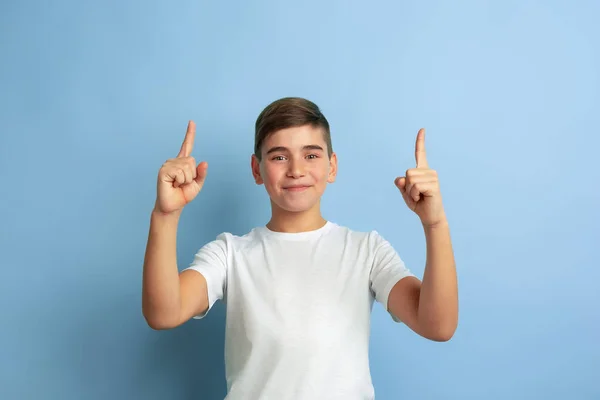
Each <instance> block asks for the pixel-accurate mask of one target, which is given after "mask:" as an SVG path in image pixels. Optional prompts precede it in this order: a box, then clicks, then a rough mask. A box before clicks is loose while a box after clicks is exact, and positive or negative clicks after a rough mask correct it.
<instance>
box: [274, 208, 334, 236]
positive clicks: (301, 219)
mask: <svg viewBox="0 0 600 400" xmlns="http://www.w3.org/2000/svg"><path fill="white" fill-rule="evenodd" d="M326 223H327V220H326V219H325V218H323V216H322V215H321V211H320V209H319V207H315V209H313V210H308V211H304V212H297V213H294V212H288V211H284V210H275V209H273V211H272V214H271V220H270V221H269V222H268V223H267V228H269V230H271V231H274V232H284V233H299V232H309V231H315V230H317V229H320V228H322V227H323V226H325V224H326Z"/></svg>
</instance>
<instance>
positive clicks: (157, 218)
mask: <svg viewBox="0 0 600 400" xmlns="http://www.w3.org/2000/svg"><path fill="white" fill-rule="evenodd" d="M194 136H195V124H194V123H193V121H190V123H189V125H188V130H187V133H186V138H185V140H184V142H183V145H182V147H181V151H180V152H179V154H178V156H177V157H176V158H174V159H171V160H168V161H167V162H166V163H165V164H164V165H163V166H162V167H161V169H160V171H159V174H158V184H157V199H156V205H155V207H154V210H153V211H152V215H151V219H150V232H149V234H148V244H147V246H146V254H145V257H144V269H143V282H142V313H143V315H144V318H145V319H146V321H147V323H148V325H149V326H150V327H152V328H153V329H170V328H174V327H176V326H179V325H181V324H183V323H184V322H186V321H187V320H189V319H190V318H191V317H193V316H194V315H198V314H201V313H203V312H205V311H206V309H207V308H208V290H207V286H206V279H205V278H204V276H203V275H202V274H199V273H198V272H196V271H191V270H188V271H184V272H182V273H181V274H180V273H179V272H178V267H177V226H178V224H179V217H180V216H181V212H182V210H183V207H184V206H185V205H187V204H188V203H189V202H190V201H192V200H193V199H194V198H195V197H196V195H197V194H198V193H199V192H200V190H201V189H202V186H203V184H204V179H205V178H206V169H207V167H208V165H207V164H206V163H205V162H202V163H200V164H199V165H198V166H196V162H195V160H194V159H193V157H190V153H191V151H192V147H193V143H194Z"/></svg>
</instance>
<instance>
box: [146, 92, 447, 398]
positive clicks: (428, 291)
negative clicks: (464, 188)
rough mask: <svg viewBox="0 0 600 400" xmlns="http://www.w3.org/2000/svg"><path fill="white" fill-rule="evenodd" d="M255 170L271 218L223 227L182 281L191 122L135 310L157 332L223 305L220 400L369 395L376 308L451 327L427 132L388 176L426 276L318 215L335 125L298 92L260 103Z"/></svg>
mask: <svg viewBox="0 0 600 400" xmlns="http://www.w3.org/2000/svg"><path fill="white" fill-rule="evenodd" d="M255 128H256V136H255V148H254V154H253V155H252V157H251V168H252V174H253V176H254V179H255V181H256V183H257V184H259V185H264V186H265V189H266V190H267V192H268V194H269V197H270V201H271V210H272V216H271V219H270V221H269V222H268V223H267V224H266V226H261V227H258V228H255V229H253V230H252V231H250V232H249V233H248V234H246V235H243V236H235V235H232V234H230V233H223V234H221V235H219V236H218V237H217V238H216V239H215V240H213V241H211V242H210V243H208V244H206V245H205V246H203V247H202V248H201V249H200V250H199V251H198V253H197V254H196V255H195V257H194V260H193V262H192V264H191V265H190V266H189V267H188V268H186V269H185V270H183V271H182V272H181V273H178V267H177V262H176V232H177V224H178V219H179V216H180V213H181V210H182V209H183V207H184V206H185V205H186V204H188V203H189V202H190V201H192V200H193V199H194V198H195V197H196V195H197V194H198V193H199V192H200V190H201V189H202V185H203V183H204V180H205V178H206V173H207V167H208V166H207V164H206V162H201V163H200V164H198V165H196V162H195V160H194V159H193V158H192V157H190V153H191V151H192V146H193V143H194V136H195V125H194V123H193V122H192V121H190V123H189V125H188V129H187V133H186V136H185V140H184V142H183V145H182V147H181V150H180V152H179V154H178V156H177V158H175V159H171V160H168V161H167V162H166V163H165V164H164V165H163V166H162V168H161V169H160V171H159V174H158V189H157V200H156V204H155V207H154V210H153V212H152V217H151V224H150V234H149V238H148V246H147V249H146V257H145V262H144V276H143V313H144V316H145V318H146V320H147V322H148V324H149V325H150V326H151V327H152V328H154V329H169V328H174V327H176V326H179V325H181V324H183V323H184V322H186V321H188V320H189V319H190V318H196V319H201V318H203V317H204V316H205V315H206V314H207V312H208V311H209V310H210V308H211V307H212V305H213V304H214V302H215V301H216V300H218V299H220V300H223V301H224V302H226V305H227V313H226V334H225V336H226V337H225V363H226V378H227V397H226V399H230V400H234V399H244V400H252V399H277V400H284V399H294V400H301V399H344V400H351V399H373V398H374V390H373V386H372V382H371V376H370V370H369V359H368V343H369V331H370V312H371V309H372V306H373V302H374V300H377V301H379V302H380V303H381V304H382V305H383V306H385V308H386V310H387V311H388V312H389V313H390V314H391V316H392V318H393V319H394V320H395V321H396V322H404V323H405V324H406V325H407V326H408V327H409V328H411V329H412V330H413V331H415V332H416V333H418V334H420V335H422V336H423V337H426V338H428V339H431V340H435V341H446V340H449V339H450V338H451V337H452V335H453V334H454V331H455V329H456V326H457V321H458V296H457V280H456V271H455V266H454V256H453V251H452V247H451V243H450V233H449V228H448V222H447V220H446V216H445V214H444V210H443V206H442V201H441V196H440V192H439V184H438V180H437V174H436V173H435V171H433V170H432V169H430V168H429V167H428V165H427V160H426V157H425V144H424V134H425V133H424V130H420V131H419V133H418V135H417V142H416V151H415V157H416V162H417V166H416V168H413V169H409V170H407V172H406V176H404V177H400V178H397V179H396V180H395V184H396V186H397V187H398V188H399V190H400V192H401V194H402V197H403V198H404V201H405V202H406V204H407V205H408V207H410V208H411V210H413V211H414V212H415V213H416V214H417V215H418V216H419V218H420V220H421V222H422V224H423V229H424V231H425V236H426V241H427V264H426V267H425V272H424V277H423V281H422V283H421V281H420V280H419V279H417V278H416V277H415V276H414V275H413V274H412V273H411V272H410V271H409V270H408V269H407V268H406V267H405V265H404V263H403V262H402V260H401V259H400V257H399V256H398V254H397V253H396V252H395V250H394V249H393V248H392V246H391V245H390V244H389V243H388V242H387V241H386V240H385V239H383V238H382V237H381V236H380V235H379V234H378V233H377V232H376V231H372V232H368V233H366V232H355V231H352V230H350V229H348V228H345V227H342V226H339V225H337V224H335V223H333V222H330V221H327V220H326V219H324V218H323V216H322V215H321V211H320V199H321V196H322V194H323V192H324V191H325V188H326V186H327V184H328V183H332V182H334V180H335V177H336V173H337V156H336V154H335V153H334V152H333V149H332V145H331V136H330V131H329V123H328V122H327V119H326V118H325V116H324V115H323V114H322V113H321V111H320V110H319V108H318V107H317V106H316V105H315V104H314V103H312V102H310V101H308V100H306V99H302V98H283V99H279V100H277V101H275V102H273V103H271V104H270V105H268V106H267V107H266V108H265V109H264V110H263V111H262V113H261V114H260V115H259V117H258V119H257V121H256V127H255Z"/></svg>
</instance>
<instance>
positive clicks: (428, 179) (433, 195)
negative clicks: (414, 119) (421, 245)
mask: <svg viewBox="0 0 600 400" xmlns="http://www.w3.org/2000/svg"><path fill="white" fill-rule="evenodd" d="M415 159H416V161H417V167H416V168H411V169H408V170H406V176H402V177H398V178H396V180H395V181H394V183H395V184H396V186H397V187H398V189H400V193H402V197H403V198H404V201H405V202H406V205H407V206H408V207H409V208H410V209H411V210H413V211H414V212H415V213H416V214H417V215H418V216H419V218H420V219H421V223H422V224H423V226H425V227H432V226H435V225H437V224H440V223H443V222H444V221H446V214H445V213H444V206H443V204H442V195H441V193H440V185H439V181H438V176H437V172H436V171H434V170H433V169H431V168H429V165H428V164H427V157H426V155H425V129H423V128H421V129H420V130H419V133H418V134H417V143H416V145H415Z"/></svg>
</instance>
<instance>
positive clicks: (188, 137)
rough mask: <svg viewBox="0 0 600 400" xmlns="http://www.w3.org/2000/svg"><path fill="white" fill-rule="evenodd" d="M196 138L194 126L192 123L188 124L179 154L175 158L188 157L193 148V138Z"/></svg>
mask: <svg viewBox="0 0 600 400" xmlns="http://www.w3.org/2000/svg"><path fill="white" fill-rule="evenodd" d="M195 137H196V124H195V123H194V121H191V120H190V122H188V126H187V132H185V139H183V144H182V145H181V150H179V154H178V155H177V157H189V156H190V154H192V149H193V148H194V138H195Z"/></svg>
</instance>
